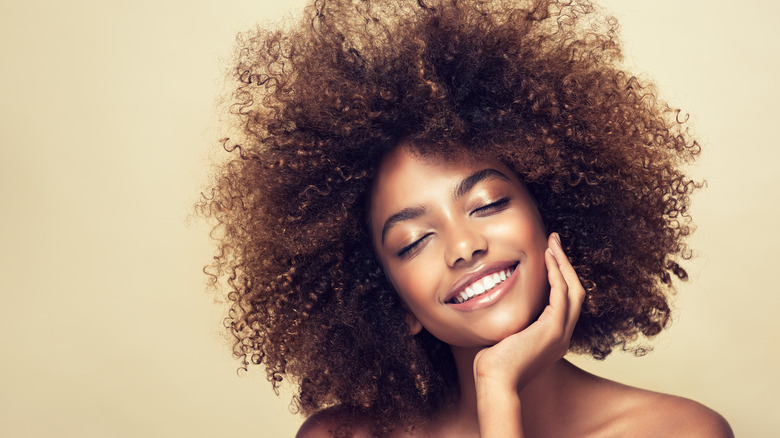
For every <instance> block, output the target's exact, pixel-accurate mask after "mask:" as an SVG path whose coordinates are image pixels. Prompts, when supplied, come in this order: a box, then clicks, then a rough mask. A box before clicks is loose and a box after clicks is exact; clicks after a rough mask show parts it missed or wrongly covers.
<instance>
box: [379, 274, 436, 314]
mask: <svg viewBox="0 0 780 438" xmlns="http://www.w3.org/2000/svg"><path fill="white" fill-rule="evenodd" d="M389 273H390V275H389V277H390V282H391V283H392V285H393V287H394V288H395V290H396V293H398V295H399V296H400V297H401V300H402V301H403V302H404V303H405V304H406V305H407V307H409V310H411V311H412V313H415V314H416V313H417V312H418V311H419V310H420V308H421V307H422V305H423V304H424V303H425V302H427V301H431V300H435V299H436V298H435V297H436V295H435V291H436V278H439V276H438V275H435V273H433V272H432V271H431V269H430V267H429V266H427V265H426V264H424V263H409V264H405V265H398V266H394V267H392V268H390V271H389Z"/></svg>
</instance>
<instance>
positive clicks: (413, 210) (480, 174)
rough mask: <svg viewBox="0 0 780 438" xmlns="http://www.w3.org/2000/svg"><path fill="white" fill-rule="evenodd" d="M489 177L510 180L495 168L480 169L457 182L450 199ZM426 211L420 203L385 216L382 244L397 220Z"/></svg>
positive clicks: (414, 216) (406, 218) (409, 218)
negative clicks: (387, 216)
mask: <svg viewBox="0 0 780 438" xmlns="http://www.w3.org/2000/svg"><path fill="white" fill-rule="evenodd" d="M491 179H501V180H504V181H511V180H510V179H509V177H508V176H506V175H504V174H503V173H501V172H499V171H498V170H496V169H482V170H480V171H477V172H474V173H473V174H471V175H469V176H468V177H466V178H465V179H463V181H461V182H460V184H458V186H457V187H456V188H455V191H454V192H453V193H452V199H453V200H454V201H457V200H458V199H460V198H462V197H463V195H465V194H466V193H468V192H469V190H471V189H473V188H474V186H476V185H477V184H479V183H481V182H483V181H488V180H491ZM426 211H427V210H426V208H425V206H422V205H420V206H415V207H408V208H404V209H403V210H401V211H399V212H398V213H395V214H394V215H392V216H390V217H389V218H387V220H386V221H385V224H384V226H382V244H384V243H385V236H386V235H387V233H388V232H389V231H390V229H391V228H393V227H394V226H395V225H396V224H398V223H399V222H403V221H407V220H412V219H416V218H418V217H420V216H422V215H424V214H425V212H426Z"/></svg>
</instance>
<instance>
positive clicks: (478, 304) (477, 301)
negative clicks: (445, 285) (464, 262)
mask: <svg viewBox="0 0 780 438" xmlns="http://www.w3.org/2000/svg"><path fill="white" fill-rule="evenodd" d="M518 264H519V263H518V262H517V261H500V262H493V263H488V264H486V265H484V266H482V267H480V268H479V269H477V270H475V271H473V272H469V273H467V274H465V275H463V276H462V277H461V278H459V279H458V281H456V282H455V284H454V285H453V286H452V289H451V290H450V292H449V293H448V294H447V297H446V299H445V300H444V302H445V303H446V304H447V305H450V306H453V307H454V308H457V309H459V310H474V309H478V308H482V307H486V306H488V305H490V304H492V302H493V301H496V300H497V299H498V298H499V296H500V295H502V294H503V293H504V292H505V291H506V290H508V289H510V288H511V287H512V285H514V283H515V278H516V277H517V275H515V274H516V271H517V265H518ZM507 269H510V270H512V275H511V276H509V277H507V278H506V280H503V281H501V282H500V283H499V284H497V285H495V286H494V287H493V288H492V289H490V290H488V291H487V292H484V293H482V294H478V295H477V296H474V297H472V298H470V299H468V300H467V301H464V302H460V303H459V302H458V296H459V295H461V293H462V292H463V291H464V290H465V289H466V287H467V286H470V285H472V284H473V283H475V282H477V281H479V282H481V281H482V279H483V278H484V277H487V276H490V275H493V274H496V273H500V272H501V271H506V270H507Z"/></svg>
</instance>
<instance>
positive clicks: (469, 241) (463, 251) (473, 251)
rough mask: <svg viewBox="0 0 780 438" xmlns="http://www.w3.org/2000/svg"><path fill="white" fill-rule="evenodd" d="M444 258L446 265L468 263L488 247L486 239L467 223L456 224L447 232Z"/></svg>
mask: <svg viewBox="0 0 780 438" xmlns="http://www.w3.org/2000/svg"><path fill="white" fill-rule="evenodd" d="M447 234H448V236H447V248H446V254H445V256H444V257H445V260H446V262H447V266H449V267H451V268H454V267H455V266H457V265H462V264H466V265H467V264H470V263H472V262H473V261H475V260H477V259H478V258H479V257H480V256H481V255H482V254H483V253H485V252H486V251H487V249H488V244H487V239H485V236H484V235H483V234H482V232H481V231H480V230H479V229H477V228H475V227H473V226H469V225H468V224H458V225H456V226H454V227H452V229H451V230H450V231H449V232H448V233H447Z"/></svg>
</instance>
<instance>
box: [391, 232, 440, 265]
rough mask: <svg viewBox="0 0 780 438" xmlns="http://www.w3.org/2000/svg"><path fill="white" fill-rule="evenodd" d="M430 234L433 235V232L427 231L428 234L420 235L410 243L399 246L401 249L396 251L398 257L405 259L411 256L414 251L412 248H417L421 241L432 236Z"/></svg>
mask: <svg viewBox="0 0 780 438" xmlns="http://www.w3.org/2000/svg"><path fill="white" fill-rule="evenodd" d="M432 235H433V233H428V234H426V235H424V236H422V237H420V238H419V239H417V240H415V241H414V242H412V243H410V244H408V245H406V246H405V247H403V248H401V250H400V251H398V253H397V254H396V255H397V256H398V257H399V258H401V259H406V258H409V257H411V256H413V255H414V253H415V251H414V250H415V249H418V248H419V247H420V245H421V244H422V243H423V242H425V241H426V240H428V238H429V237H430V236H432Z"/></svg>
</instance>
